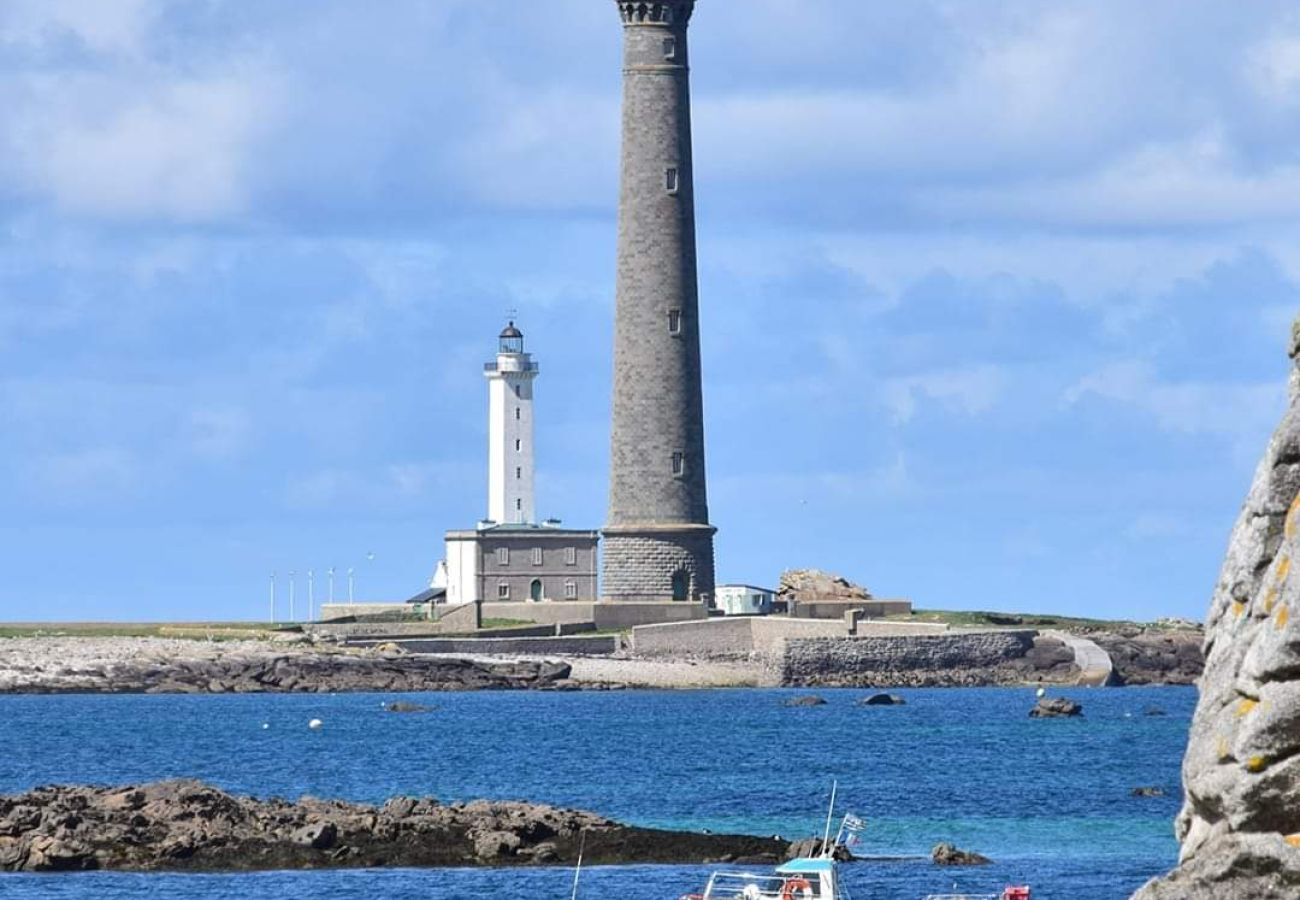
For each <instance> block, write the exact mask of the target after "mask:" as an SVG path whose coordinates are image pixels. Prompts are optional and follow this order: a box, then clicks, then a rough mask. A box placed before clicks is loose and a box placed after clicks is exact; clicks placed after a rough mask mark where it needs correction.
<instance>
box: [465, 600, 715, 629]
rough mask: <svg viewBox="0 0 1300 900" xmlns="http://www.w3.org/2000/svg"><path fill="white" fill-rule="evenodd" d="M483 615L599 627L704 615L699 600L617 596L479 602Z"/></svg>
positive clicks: (702, 606) (677, 619) (692, 619)
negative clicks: (625, 599) (658, 600)
mask: <svg viewBox="0 0 1300 900" xmlns="http://www.w3.org/2000/svg"><path fill="white" fill-rule="evenodd" d="M482 607H483V618H485V619H515V620H517V621H521V622H534V623H536V624H538V625H559V624H571V623H576V622H592V623H594V624H595V626H596V627H597V628H598V629H600V630H601V631H614V630H620V629H624V628H634V627H636V626H637V625H651V624H657V623H660V622H690V621H699V620H703V619H707V618H708V617H709V611H708V610H707V609H705V607H704V604H702V603H671V602H670V603H634V602H623V601H616V600H602V601H599V602H596V601H591V600H556V601H552V602H549V603H504V602H497V601H490V602H485V603H483V604H482Z"/></svg>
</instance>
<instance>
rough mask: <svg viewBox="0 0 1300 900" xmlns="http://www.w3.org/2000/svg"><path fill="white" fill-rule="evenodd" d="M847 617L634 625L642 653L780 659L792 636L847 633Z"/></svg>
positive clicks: (880, 629) (881, 629)
mask: <svg viewBox="0 0 1300 900" xmlns="http://www.w3.org/2000/svg"><path fill="white" fill-rule="evenodd" d="M852 627H853V628H854V631H853V632H852V634H856V635H871V636H874V637H910V636H915V635H931V634H942V633H944V632H946V631H947V630H948V626H947V625H937V624H932V623H926V622H916V623H912V622H899V623H894V622H864V621H858V622H856V623H854V625H853V626H852ZM849 629H850V625H849V622H848V620H847V619H840V620H835V619H790V618H786V617H785V616H728V617H726V618H722V619H708V620H706V621H702V622H674V623H666V624H662V625H642V626H640V627H637V628H633V629H632V651H633V652H634V653H635V654H636V655H637V656H674V657H701V658H706V659H732V658H735V657H737V656H745V655H752V654H757V655H759V656H764V657H768V658H770V659H773V660H775V659H779V658H780V657H781V655H782V654H783V653H784V652H785V645H786V642H787V641H791V640H797V639H806V638H847V637H849V636H850V634H851V632H850V630H849Z"/></svg>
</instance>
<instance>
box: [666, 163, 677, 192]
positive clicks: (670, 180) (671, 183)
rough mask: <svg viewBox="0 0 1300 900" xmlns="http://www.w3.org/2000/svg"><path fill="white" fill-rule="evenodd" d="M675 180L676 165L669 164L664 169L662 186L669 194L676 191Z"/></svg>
mask: <svg viewBox="0 0 1300 900" xmlns="http://www.w3.org/2000/svg"><path fill="white" fill-rule="evenodd" d="M677 181H678V178H677V167H676V166H669V167H668V168H667V169H665V170H664V188H666V189H667V191H668V193H670V194H675V193H677Z"/></svg>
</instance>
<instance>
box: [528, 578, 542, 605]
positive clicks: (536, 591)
mask: <svg viewBox="0 0 1300 900" xmlns="http://www.w3.org/2000/svg"><path fill="white" fill-rule="evenodd" d="M528 596H529V597H531V598H532V601H533V602H534V603H540V602H541V600H542V579H540V578H534V579H533V583H532V584H530V585H529V586H528Z"/></svg>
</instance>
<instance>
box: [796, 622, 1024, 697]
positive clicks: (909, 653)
mask: <svg viewBox="0 0 1300 900" xmlns="http://www.w3.org/2000/svg"><path fill="white" fill-rule="evenodd" d="M1036 636H1037V635H1036V633H1035V632H1033V631H989V632H976V633H970V634H945V635H930V636H915V637H856V638H807V639H791V640H789V641H787V642H786V644H785V650H784V654H783V656H782V659H781V680H782V681H783V682H784V683H786V684H792V685H827V686H832V685H844V686H866V685H870V686H882V687H883V686H911V685H918V686H919V685H926V686H929V685H934V686H940V685H963V684H1015V683H1019V682H1023V681H1027V680H1034V675H1033V673H1034V671H1035V669H1036V667H1035V666H1034V664H1033V663H1032V662H1031V660H1030V659H1029V657H1030V652H1031V651H1032V650H1033V649H1034V640H1035V637H1036Z"/></svg>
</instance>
